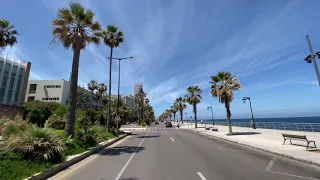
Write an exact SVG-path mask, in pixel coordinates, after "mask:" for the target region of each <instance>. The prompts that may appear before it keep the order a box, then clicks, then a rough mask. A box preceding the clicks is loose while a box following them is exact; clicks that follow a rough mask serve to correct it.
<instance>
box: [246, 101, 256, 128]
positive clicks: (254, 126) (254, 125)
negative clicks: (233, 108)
mask: <svg viewBox="0 0 320 180" xmlns="http://www.w3.org/2000/svg"><path fill="white" fill-rule="evenodd" d="M248 99H249V103H250V110H251V118H252V123H253V124H252V126H253V129H256V128H257V127H256V123H255V122H254V117H253V112H252V106H251V100H250V98H248Z"/></svg>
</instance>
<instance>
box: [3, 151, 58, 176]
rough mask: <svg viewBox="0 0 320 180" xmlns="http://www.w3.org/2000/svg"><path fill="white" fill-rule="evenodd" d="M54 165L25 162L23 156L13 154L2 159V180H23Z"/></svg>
mask: <svg viewBox="0 0 320 180" xmlns="http://www.w3.org/2000/svg"><path fill="white" fill-rule="evenodd" d="M54 165H55V164H53V163H45V162H37V161H30V160H25V159H23V158H22V156H21V155H18V154H13V155H10V157H6V158H1V157H0V174H1V175H0V179H1V180H2V179H3V180H7V179H10V180H21V179H25V178H26V177H30V176H32V175H34V174H35V173H38V172H42V171H44V170H46V169H50V168H52V167H53V166H54Z"/></svg>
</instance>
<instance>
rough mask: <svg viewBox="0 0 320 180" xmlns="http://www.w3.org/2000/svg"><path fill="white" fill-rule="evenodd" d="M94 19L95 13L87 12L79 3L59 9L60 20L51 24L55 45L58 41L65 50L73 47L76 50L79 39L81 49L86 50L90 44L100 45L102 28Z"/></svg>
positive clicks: (55, 20)
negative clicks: (77, 38) (76, 41)
mask: <svg viewBox="0 0 320 180" xmlns="http://www.w3.org/2000/svg"><path fill="white" fill-rule="evenodd" d="M93 17H94V13H93V12H92V11H91V10H90V9H88V10H85V8H84V7H83V6H81V4H79V3H70V4H69V7H68V8H61V9H59V10H58V18H57V19H54V20H53V21H52V22H51V24H52V26H53V27H54V29H53V30H52V34H53V35H54V39H53V43H55V42H56V41H57V40H58V41H60V42H61V43H62V44H63V46H64V47H65V48H69V47H70V46H72V48H73V49H75V48H76V46H78V44H77V43H75V40H76V37H79V39H80V42H79V43H80V44H79V48H80V49H84V48H85V47H86V45H87V44H88V43H94V44H99V43H100V37H101V36H102V32H101V26H100V24H99V22H98V21H94V20H93Z"/></svg>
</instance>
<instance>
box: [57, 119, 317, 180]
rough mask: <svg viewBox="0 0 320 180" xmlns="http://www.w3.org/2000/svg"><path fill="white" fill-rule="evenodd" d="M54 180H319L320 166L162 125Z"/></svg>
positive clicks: (135, 135) (118, 145)
mask: <svg viewBox="0 0 320 180" xmlns="http://www.w3.org/2000/svg"><path fill="white" fill-rule="evenodd" d="M51 179H54V180H57V179H66V180H87V179H88V180H89V179H90V180H232V179H237V180H244V179H247V180H256V179H259V180H270V179H272V180H278V179H279V180H304V179H305V180H307V179H309V180H317V179H319V180H320V168H318V167H315V166H312V165H307V164H304V163H300V162H297V161H294V160H290V159H287V158H283V157H280V156H275V155H273V154H269V153H266V152H262V151H258V150H254V149H251V148H247V147H244V146H241V145H238V144H233V143H230V142H227V141H223V140H220V139H216V138H212V137H207V136H204V135H200V134H197V133H195V132H191V131H188V130H182V129H173V128H165V127H164V125H163V124H160V125H156V126H155V127H153V128H152V129H151V130H149V131H141V132H136V133H134V134H133V135H132V136H128V137H127V138H125V139H123V140H122V141H119V142H118V143H116V144H114V145H112V146H111V147H109V148H106V149H104V150H103V151H101V152H100V153H98V154H95V155H93V156H90V157H89V158H87V159H85V160H83V161H81V162H80V163H78V164H76V165H74V166H72V167H70V168H69V169H67V170H65V171H62V172H60V173H59V174H57V175H56V176H54V177H52V178H51Z"/></svg>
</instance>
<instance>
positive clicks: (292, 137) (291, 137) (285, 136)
mask: <svg viewBox="0 0 320 180" xmlns="http://www.w3.org/2000/svg"><path fill="white" fill-rule="evenodd" d="M281 134H282V136H283V139H284V141H283V145H284V144H285V143H286V140H288V139H289V140H290V144H292V142H291V140H298V141H306V142H307V143H308V144H307V149H308V148H309V144H310V143H313V144H314V148H316V147H317V146H316V143H315V141H310V140H308V139H307V137H306V136H305V135H303V136H301V135H293V134H283V133H281Z"/></svg>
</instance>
